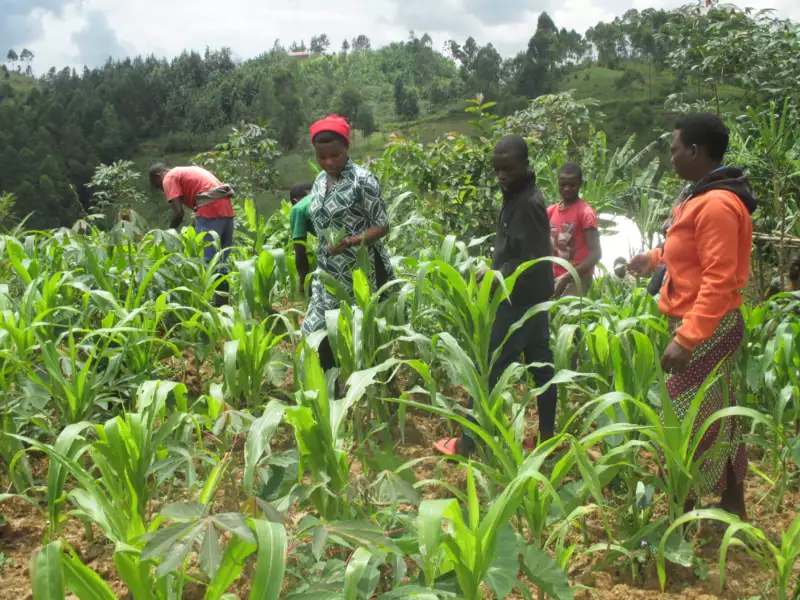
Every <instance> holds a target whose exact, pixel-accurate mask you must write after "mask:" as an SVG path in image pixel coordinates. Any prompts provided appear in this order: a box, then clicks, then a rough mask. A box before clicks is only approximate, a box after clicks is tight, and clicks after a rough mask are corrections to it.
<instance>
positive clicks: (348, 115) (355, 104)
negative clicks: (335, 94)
mask: <svg viewBox="0 0 800 600" xmlns="http://www.w3.org/2000/svg"><path fill="white" fill-rule="evenodd" d="M363 103H364V100H363V98H362V97H361V94H360V93H359V91H358V90H357V89H355V88H353V87H346V88H344V89H343V90H342V93H341V94H340V95H339V104H338V106H337V108H336V112H337V114H339V115H340V116H342V117H344V118H345V119H347V120H348V121H349V122H350V123H354V122H355V121H356V119H357V117H358V113H359V111H360V110H361V105H362V104H363Z"/></svg>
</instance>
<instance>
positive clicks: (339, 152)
mask: <svg viewBox="0 0 800 600" xmlns="http://www.w3.org/2000/svg"><path fill="white" fill-rule="evenodd" d="M348 151H349V148H348V146H347V144H344V143H343V142H341V141H339V140H334V141H332V142H326V143H320V142H315V143H314V152H315V154H316V157H317V163H319V166H320V167H322V170H323V171H325V173H326V174H327V175H328V188H327V190H326V193H330V191H331V189H332V188H333V186H334V185H336V183H337V182H338V181H339V177H340V176H341V174H342V171H343V170H344V168H345V167H346V166H347V161H348V159H349V157H348ZM387 233H389V228H388V227H370V228H368V229H367V230H366V231H363V232H361V233H360V234H358V235H352V236H349V237H346V238H344V239H343V240H342V241H340V242H339V244H338V245H337V246H336V247H335V248H334V247H333V246H330V245H329V246H328V252H330V253H331V254H332V255H334V256H335V255H337V254H341V253H342V252H344V251H345V250H347V249H348V248H353V247H356V246H361V245H362V244H366V245H370V244H373V243H375V242H377V241H378V240H379V239H381V238H382V237H383V236H385V235H386V234H387Z"/></svg>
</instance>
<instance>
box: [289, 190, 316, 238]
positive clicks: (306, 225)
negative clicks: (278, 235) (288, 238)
mask: <svg viewBox="0 0 800 600" xmlns="http://www.w3.org/2000/svg"><path fill="white" fill-rule="evenodd" d="M311 198H312V196H310V195H308V196H306V197H305V198H303V199H302V200H300V202H298V203H297V204H295V205H294V206H293V207H292V209H291V210H290V211H289V229H291V231H292V239H293V240H304V239H306V237H308V234H309V233H310V234H311V235H316V232H315V231H314V224H313V223H312V222H311V219H310V217H309V211H310V209H311Z"/></svg>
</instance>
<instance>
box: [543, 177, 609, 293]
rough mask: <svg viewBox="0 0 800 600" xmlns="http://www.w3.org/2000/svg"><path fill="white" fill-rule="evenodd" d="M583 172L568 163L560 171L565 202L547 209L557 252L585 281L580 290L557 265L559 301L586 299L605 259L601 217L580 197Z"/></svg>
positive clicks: (559, 190) (570, 276) (560, 193)
mask: <svg viewBox="0 0 800 600" xmlns="http://www.w3.org/2000/svg"><path fill="white" fill-rule="evenodd" d="M582 185H583V170H582V169H581V168H580V166H579V165H577V164H575V163H566V164H564V165H563V166H562V167H561V168H560V169H559V170H558V192H559V195H560V196H561V201H560V202H559V203H558V204H554V205H552V206H550V207H549V208H548V209H547V217H548V218H549V219H550V235H551V236H552V238H553V252H554V254H555V256H556V257H558V258H562V259H564V260H566V261H567V262H569V263H570V264H571V265H572V266H574V267H575V270H576V271H577V272H578V275H579V276H580V278H581V281H580V282H581V286H580V288H581V289H580V290H579V289H578V284H577V282H576V281H575V280H574V279H573V277H572V275H570V274H569V272H568V271H567V270H566V269H565V268H564V267H562V266H561V265H558V264H554V265H553V273H554V275H555V278H556V284H555V285H556V287H555V294H554V296H555V297H556V298H561V297H563V296H584V295H586V293H587V292H588V291H589V286H590V285H591V284H592V276H593V275H594V269H595V267H596V266H597V263H599V262H600V259H601V258H602V257H603V251H602V250H601V249H600V232H599V231H598V229H597V213H596V212H595V211H594V209H592V207H591V206H589V205H588V204H587V203H586V201H585V200H583V199H582V198H581V197H580V192H581V186H582Z"/></svg>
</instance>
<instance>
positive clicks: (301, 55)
mask: <svg viewBox="0 0 800 600" xmlns="http://www.w3.org/2000/svg"><path fill="white" fill-rule="evenodd" d="M286 54H288V55H289V57H290V58H296V59H297V60H306V59H308V58H311V52H309V51H308V50H303V51H301V52H287V53H286Z"/></svg>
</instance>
